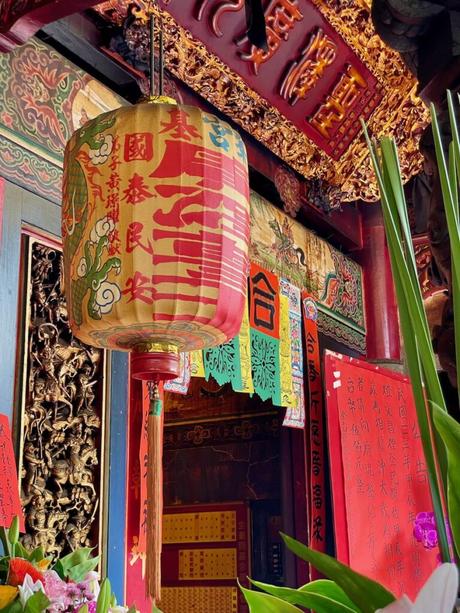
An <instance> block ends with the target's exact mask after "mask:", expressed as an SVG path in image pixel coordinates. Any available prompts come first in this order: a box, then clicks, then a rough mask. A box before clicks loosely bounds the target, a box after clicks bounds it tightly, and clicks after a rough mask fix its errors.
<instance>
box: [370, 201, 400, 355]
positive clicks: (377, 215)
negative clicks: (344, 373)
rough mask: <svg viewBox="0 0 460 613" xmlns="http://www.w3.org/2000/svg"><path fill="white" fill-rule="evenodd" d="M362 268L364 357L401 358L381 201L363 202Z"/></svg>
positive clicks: (396, 310) (396, 311) (396, 313)
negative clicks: (364, 316)
mask: <svg viewBox="0 0 460 613" xmlns="http://www.w3.org/2000/svg"><path fill="white" fill-rule="evenodd" d="M362 213H363V234H364V248H363V251H362V255H361V258H360V259H361V264H362V265H363V268H364V292H365V294H364V296H365V305H366V326H367V358H368V359H369V360H375V361H379V362H386V361H388V362H398V361H399V360H400V358H401V345H400V335H399V321H398V309H397V305H396V296H395V290H394V285H393V277H392V274H391V265H390V257H389V253H388V247H387V244H386V238H385V229H384V226H383V218H382V211H381V208H380V204H370V205H364V206H363V208H362Z"/></svg>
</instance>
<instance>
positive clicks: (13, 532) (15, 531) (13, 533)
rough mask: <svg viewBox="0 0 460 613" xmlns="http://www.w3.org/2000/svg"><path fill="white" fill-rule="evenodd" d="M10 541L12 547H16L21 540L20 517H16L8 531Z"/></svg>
mask: <svg viewBox="0 0 460 613" xmlns="http://www.w3.org/2000/svg"><path fill="white" fill-rule="evenodd" d="M8 540H9V542H10V544H11V545H16V543H17V542H18V540H19V517H18V516H17V515H15V516H14V517H13V520H12V522H11V526H10V527H9V529H8Z"/></svg>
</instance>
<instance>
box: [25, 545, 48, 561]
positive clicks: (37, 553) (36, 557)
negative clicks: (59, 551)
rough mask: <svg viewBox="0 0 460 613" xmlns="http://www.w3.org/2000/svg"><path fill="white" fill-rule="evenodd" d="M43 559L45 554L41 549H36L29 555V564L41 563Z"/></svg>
mask: <svg viewBox="0 0 460 613" xmlns="http://www.w3.org/2000/svg"><path fill="white" fill-rule="evenodd" d="M44 559H45V552H44V551H43V549H42V548H41V547H37V548H36V549H34V550H33V551H31V552H30V553H29V560H30V562H41V560H44Z"/></svg>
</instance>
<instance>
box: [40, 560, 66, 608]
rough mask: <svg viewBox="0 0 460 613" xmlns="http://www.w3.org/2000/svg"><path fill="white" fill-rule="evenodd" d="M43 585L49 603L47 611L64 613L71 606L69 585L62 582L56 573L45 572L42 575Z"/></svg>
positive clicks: (51, 571)
mask: <svg viewBox="0 0 460 613" xmlns="http://www.w3.org/2000/svg"><path fill="white" fill-rule="evenodd" d="M43 583H44V585H45V594H46V595H47V596H48V598H49V599H50V601H51V604H50V605H49V607H48V611H50V612H51V613H58V612H59V611H65V610H66V609H67V608H68V607H70V606H72V605H73V599H72V598H71V597H70V596H69V594H68V589H69V586H71V584H69V583H66V582H65V581H63V580H62V579H61V578H60V576H59V575H58V574H57V572H56V571H54V570H47V571H45V572H44V573H43Z"/></svg>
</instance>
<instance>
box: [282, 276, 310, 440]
mask: <svg viewBox="0 0 460 613" xmlns="http://www.w3.org/2000/svg"><path fill="white" fill-rule="evenodd" d="M280 291H281V296H282V297H283V296H285V297H287V299H288V301H289V339H290V345H291V376H292V390H293V396H294V397H293V401H292V403H290V404H289V405H288V407H287V410H286V415H285V417H284V421H283V426H286V427H289V428H304V427H305V392H304V381H303V378H304V374H303V348H302V306H301V299H300V289H299V288H298V287H296V286H295V285H292V283H289V281H287V280H286V279H280Z"/></svg>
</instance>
